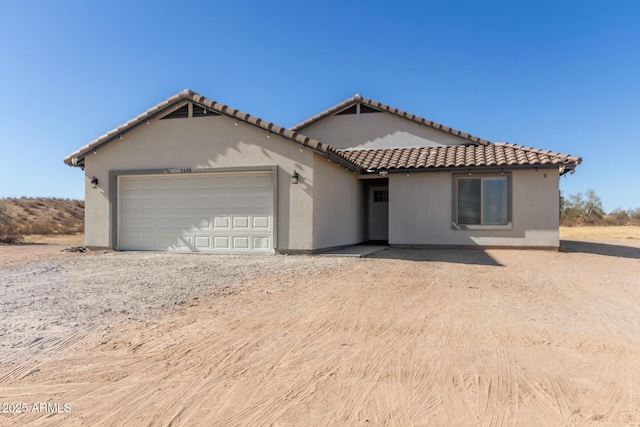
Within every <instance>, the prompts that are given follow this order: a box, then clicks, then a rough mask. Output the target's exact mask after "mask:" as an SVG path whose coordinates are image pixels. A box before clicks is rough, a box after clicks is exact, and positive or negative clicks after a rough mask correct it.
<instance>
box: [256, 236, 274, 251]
mask: <svg viewBox="0 0 640 427" xmlns="http://www.w3.org/2000/svg"><path fill="white" fill-rule="evenodd" d="M270 242H271V239H270V238H268V237H254V238H253V247H254V248H255V249H269V248H270V247H271V243H270Z"/></svg>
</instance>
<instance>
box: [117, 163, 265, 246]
mask: <svg viewBox="0 0 640 427" xmlns="http://www.w3.org/2000/svg"><path fill="white" fill-rule="evenodd" d="M118 193H119V194H118V243H119V249H120V250H156V251H184V252H227V253H235V252H240V253H243V252H273V233H274V227H273V219H274V218H273V212H274V209H273V199H274V188H273V178H272V173H271V172H237V173H236V172H234V173H207V174H204V173H190V174H167V175H138V176H120V177H118Z"/></svg>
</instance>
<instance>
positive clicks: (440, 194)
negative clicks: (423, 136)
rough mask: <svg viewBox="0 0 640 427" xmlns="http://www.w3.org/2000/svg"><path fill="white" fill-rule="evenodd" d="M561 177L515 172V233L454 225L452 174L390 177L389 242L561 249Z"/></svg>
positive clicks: (550, 172)
mask: <svg viewBox="0 0 640 427" xmlns="http://www.w3.org/2000/svg"><path fill="white" fill-rule="evenodd" d="M545 176H546V177H545ZM558 179H559V175H558V170H557V169H544V170H540V171H539V172H537V173H536V172H535V171H534V170H522V171H514V172H513V173H512V179H511V185H512V192H511V194H512V201H511V206H512V209H513V211H512V229H510V230H457V229H453V228H452V226H451V223H452V210H453V177H452V174H450V173H440V174H439V175H438V174H435V173H422V174H420V173H415V174H410V175H409V176H406V175H405V174H397V175H393V174H390V175H389V243H390V244H392V245H393V244H396V245H470V246H476V245H477V246H522V247H534V246H535V247H549V248H553V247H558V246H559V235H558V227H559V203H560V202H559V193H558V191H559V190H558V188H559V187H558Z"/></svg>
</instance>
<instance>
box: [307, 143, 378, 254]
mask: <svg viewBox="0 0 640 427" xmlns="http://www.w3.org/2000/svg"><path fill="white" fill-rule="evenodd" d="M313 160H314V166H313V197H314V204H315V207H314V213H313V227H314V230H313V247H314V249H322V248H330V247H334V246H343V245H351V244H356V243H361V242H363V241H364V240H365V239H366V237H365V221H366V214H365V193H364V183H363V182H362V181H361V180H359V179H357V177H356V176H355V175H354V174H353V172H351V171H347V170H345V168H344V167H341V166H337V165H336V164H335V163H334V162H328V161H327V159H326V158H325V157H323V156H320V155H318V154H315V155H314V159H313Z"/></svg>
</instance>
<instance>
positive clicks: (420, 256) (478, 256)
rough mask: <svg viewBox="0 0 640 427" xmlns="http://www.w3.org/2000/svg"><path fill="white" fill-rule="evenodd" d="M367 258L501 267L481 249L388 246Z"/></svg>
mask: <svg viewBox="0 0 640 427" xmlns="http://www.w3.org/2000/svg"><path fill="white" fill-rule="evenodd" d="M367 258H377V259H401V260H405V261H417V262H422V261H431V262H450V263H455V264H474V265H490V266H494V267H502V266H503V265H502V264H500V263H499V262H498V261H497V260H496V259H495V258H493V257H491V255H489V254H488V253H487V252H485V251H483V250H481V249H401V248H389V249H386V250H383V251H380V252H376V253H374V254H372V255H370V256H368V257H367Z"/></svg>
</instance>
